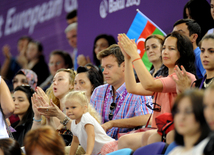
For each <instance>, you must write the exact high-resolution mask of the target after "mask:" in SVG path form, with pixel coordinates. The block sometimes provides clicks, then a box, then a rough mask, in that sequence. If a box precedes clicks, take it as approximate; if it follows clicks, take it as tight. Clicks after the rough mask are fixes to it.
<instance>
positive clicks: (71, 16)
mask: <svg viewBox="0 0 214 155" xmlns="http://www.w3.org/2000/svg"><path fill="white" fill-rule="evenodd" d="M77 20H78V18H77V10H76V9H75V10H73V11H71V12H69V13H68V14H67V16H66V21H67V23H68V25H70V24H72V23H77Z"/></svg>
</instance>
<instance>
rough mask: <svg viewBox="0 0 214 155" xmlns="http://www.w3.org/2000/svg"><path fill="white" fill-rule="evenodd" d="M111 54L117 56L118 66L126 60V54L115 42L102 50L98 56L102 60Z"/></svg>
mask: <svg viewBox="0 0 214 155" xmlns="http://www.w3.org/2000/svg"><path fill="white" fill-rule="evenodd" d="M109 55H112V56H114V57H115V58H116V60H117V63H118V66H120V64H121V63H123V62H124V55H123V53H122V51H121V49H120V47H119V46H118V45H117V44H113V45H111V46H110V47H108V48H106V49H104V50H102V51H100V52H99V53H98V55H97V58H98V59H99V60H101V59H102V58H105V57H107V56H109Z"/></svg>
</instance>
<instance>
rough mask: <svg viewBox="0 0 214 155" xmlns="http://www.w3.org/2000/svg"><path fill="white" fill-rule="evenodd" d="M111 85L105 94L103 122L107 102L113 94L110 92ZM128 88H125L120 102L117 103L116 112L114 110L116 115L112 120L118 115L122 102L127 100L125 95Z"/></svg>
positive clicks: (103, 120) (103, 121)
mask: <svg viewBox="0 0 214 155" xmlns="http://www.w3.org/2000/svg"><path fill="white" fill-rule="evenodd" d="M109 87H110V85H109V86H108V87H107V91H106V95H105V99H104V104H103V110H102V123H105V112H106V111H105V110H106V107H107V104H109V103H108V97H110V96H111V93H110V88H109ZM127 93H128V92H127V90H126V89H125V90H124V92H123V93H122V96H121V97H120V98H119V101H118V103H117V104H116V109H115V112H114V115H113V118H112V120H113V119H114V117H115V116H116V115H117V113H118V111H119V109H120V107H121V104H122V103H123V101H124V100H125V97H126V95H127Z"/></svg>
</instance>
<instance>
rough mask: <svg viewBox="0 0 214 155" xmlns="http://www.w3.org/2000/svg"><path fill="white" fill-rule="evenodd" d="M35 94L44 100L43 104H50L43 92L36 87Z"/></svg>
mask: <svg viewBox="0 0 214 155" xmlns="http://www.w3.org/2000/svg"><path fill="white" fill-rule="evenodd" d="M36 93H37V95H38V96H40V97H42V98H43V99H44V102H45V103H49V102H50V100H49V98H48V96H47V95H46V94H45V92H44V91H43V90H42V89H41V88H40V87H36Z"/></svg>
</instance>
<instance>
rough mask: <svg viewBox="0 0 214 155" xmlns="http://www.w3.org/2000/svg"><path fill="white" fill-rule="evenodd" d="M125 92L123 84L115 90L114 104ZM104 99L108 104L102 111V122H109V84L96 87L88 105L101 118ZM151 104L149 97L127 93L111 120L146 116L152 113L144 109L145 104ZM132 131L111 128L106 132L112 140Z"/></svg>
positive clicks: (110, 95) (111, 92) (111, 93)
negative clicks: (90, 105)
mask: <svg viewBox="0 0 214 155" xmlns="http://www.w3.org/2000/svg"><path fill="white" fill-rule="evenodd" d="M107 89H110V94H109V96H107V95H106V92H107ZM125 90H126V87H125V83H123V84H122V85H121V86H120V87H119V88H118V89H117V90H116V93H115V94H116V97H115V101H114V102H115V103H118V100H119V99H118V98H119V97H121V96H122V94H123V92H124V91H125ZM105 98H106V100H107V101H106V103H108V104H107V105H106V107H105V109H104V111H105V114H104V115H105V117H104V121H105V122H108V121H109V113H110V105H111V103H112V102H113V91H112V86H110V85H109V84H105V85H101V86H99V87H97V88H96V89H95V90H94V92H93V94H92V96H91V100H90V103H91V104H92V105H93V107H94V108H95V109H96V111H97V112H98V113H99V114H100V116H102V112H103V107H104V100H105ZM147 103H149V104H151V103H152V99H151V96H140V95H133V94H131V93H127V95H126V97H125V98H124V101H123V103H122V104H121V106H120V108H119V111H118V113H117V114H116V115H115V116H114V117H113V119H112V120H117V119H125V118H131V117H135V116H141V115H146V114H149V113H152V111H151V110H150V109H149V108H147V107H146V104H147ZM130 130H133V129H128V128H118V127H113V128H111V129H109V130H108V131H107V134H108V135H109V136H110V137H112V138H117V134H118V133H122V132H128V131H130Z"/></svg>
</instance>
